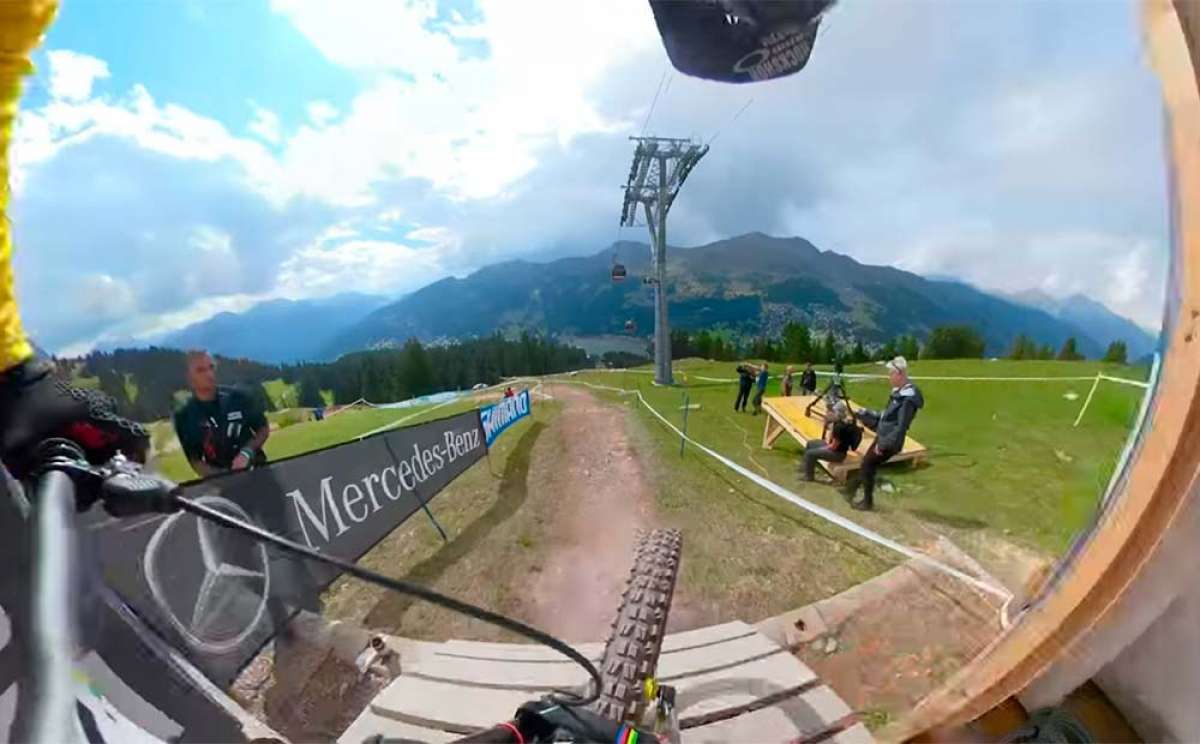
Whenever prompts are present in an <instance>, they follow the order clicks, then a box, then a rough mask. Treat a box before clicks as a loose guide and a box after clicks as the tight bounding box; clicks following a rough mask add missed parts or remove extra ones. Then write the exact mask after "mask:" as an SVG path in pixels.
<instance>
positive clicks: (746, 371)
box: [733, 364, 754, 412]
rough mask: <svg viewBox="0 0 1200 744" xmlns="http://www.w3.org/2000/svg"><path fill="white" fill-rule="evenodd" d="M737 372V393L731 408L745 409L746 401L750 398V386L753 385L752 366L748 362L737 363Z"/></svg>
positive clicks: (736, 409)
mask: <svg viewBox="0 0 1200 744" xmlns="http://www.w3.org/2000/svg"><path fill="white" fill-rule="evenodd" d="M737 373H738V394H737V400H735V401H734V402H733V410H735V411H743V412H744V411H745V410H746V403H747V402H748V401H749V400H750V388H752V387H754V368H753V367H751V366H750V365H748V364H742V365H739V366H738V368H737Z"/></svg>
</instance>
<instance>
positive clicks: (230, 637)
mask: <svg viewBox="0 0 1200 744" xmlns="http://www.w3.org/2000/svg"><path fill="white" fill-rule="evenodd" d="M485 454H487V448H486V445H485V442H484V433H483V428H482V426H481V425H480V421H479V413H478V411H468V412H466V413H462V414H459V415H457V416H451V417H448V418H444V419H440V420H438V421H431V422H428V423H425V424H420V425H417V426H411V427H407V428H404V429H397V430H395V431H389V432H384V433H381V434H377V435H374V436H371V437H368V438H366V439H363V440H359V441H356V442H349V443H346V444H342V445H338V446H336V447H331V448H329V449H325V450H319V451H317V452H310V453H307V454H304V455H300V456H297V457H293V458H291V459H286V460H280V461H277V462H273V463H270V464H269V465H266V466H264V467H261V468H257V469H255V470H251V471H244V472H239V473H229V474H225V475H221V476H217V477H214V478H210V479H207V480H204V481H198V482H196V483H193V484H188V485H186V486H185V488H184V490H185V495H186V496H188V497H189V498H192V499H195V500H197V501H199V502H201V503H204V504H207V505H208V506H210V507H213V508H216V509H219V510H221V511H224V512H226V513H228V514H231V515H234V516H236V517H239V518H242V519H248V520H250V521H253V522H255V523H257V524H259V525H260V526H262V527H264V528H266V529H268V530H270V531H272V532H275V533H277V534H280V535H283V536H284V537H288V538H290V539H292V540H295V541H296V542H299V543H301V544H304V545H307V546H309V547H311V548H314V549H316V550H319V551H321V552H322V553H326V554H329V555H331V556H336V557H339V558H344V559H346V560H351V561H352V560H357V559H358V558H359V557H360V556H362V555H363V554H364V553H366V552H367V551H368V550H370V549H371V548H372V547H373V546H374V545H375V544H376V543H377V542H379V541H380V540H381V539H383V538H384V537H385V536H386V535H387V534H388V533H390V532H391V531H392V530H394V529H396V527H397V526H399V525H400V524H401V523H402V522H404V521H405V520H406V519H408V518H409V517H410V516H412V515H413V514H414V513H415V512H416V511H418V510H419V509H421V508H422V507H423V506H424V505H425V503H426V502H428V501H429V499H431V498H432V497H433V496H434V495H435V494H436V493H437V492H438V491H440V490H441V489H442V488H444V487H445V486H446V484H448V483H450V481H452V480H454V478H456V477H457V476H458V475H459V474H461V473H462V472H463V471H465V470H466V469H467V468H468V467H470V466H471V465H473V464H474V463H475V462H477V461H478V460H480V459H481V458H482V457H483V456H484V455H485ZM93 529H94V534H95V536H96V538H97V541H98V543H99V551H100V555H101V559H102V560H101V562H102V568H103V572H104V577H105V580H106V581H107V583H108V584H109V585H110V586H111V587H113V589H114V590H116V592H117V593H118V594H119V595H121V597H122V598H124V599H125V601H126V602H128V603H129V604H130V605H131V606H132V607H133V608H134V609H135V610H136V611H137V612H138V613H139V614H140V615H141V616H142V617H143V618H144V619H145V620H146V621H147V622H148V623H150V624H151V625H152V626H153V627H154V628H155V629H156V630H158V631H159V632H160V633H162V634H163V635H164V637H166V638H167V639H169V640H171V641H172V642H174V643H175V645H176V646H177V647H178V648H180V649H181V650H182V651H183V652H184V653H185V654H186V655H187V656H188V657H189V658H190V659H191V660H192V661H193V663H195V664H196V666H198V667H199V668H200V669H201V670H203V671H204V673H205V674H206V675H207V676H208V677H209V678H210V679H212V680H213V681H214V682H216V683H217V684H219V685H222V686H224V685H227V684H228V683H229V682H230V681H232V679H233V678H234V677H235V676H236V675H237V673H238V671H239V670H240V669H241V668H242V666H243V665H244V664H245V663H246V662H247V661H249V660H250V658H251V657H252V656H253V655H254V654H255V653H257V652H258V649H259V648H261V647H262V645H263V644H264V643H266V642H267V641H268V640H270V638H271V637H272V636H273V635H274V634H275V632H276V631H277V630H278V629H279V628H280V627H281V626H282V625H283V624H284V623H286V622H287V621H288V619H289V618H290V617H291V616H292V614H294V612H295V611H296V610H297V609H301V608H307V609H313V610H315V609H316V603H317V596H318V594H319V592H320V591H321V590H322V589H324V588H325V587H326V586H328V585H329V583H330V582H332V581H333V580H334V579H335V578H337V575H338V571H337V570H336V569H333V568H331V567H329V566H325V565H322V564H315V563H313V562H311V561H304V560H302V559H297V558H293V557H291V556H288V555H285V554H281V553H278V552H276V551H275V550H274V549H271V548H268V547H265V546H263V545H262V544H261V543H258V542H256V541H254V540H253V539H251V538H248V537H244V536H242V535H241V534H240V533H236V532H234V531H232V530H229V529H227V528H223V527H220V526H218V525H214V524H212V523H210V522H207V521H204V520H199V519H197V518H196V517H193V516H191V515H189V514H185V513H182V512H180V513H176V514H172V515H169V516H153V517H147V518H145V519H143V520H141V521H137V520H120V521H118V520H105V521H103V522H101V523H99V524H96V525H94V527H93Z"/></svg>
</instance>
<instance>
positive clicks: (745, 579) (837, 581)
mask: <svg viewBox="0 0 1200 744" xmlns="http://www.w3.org/2000/svg"><path fill="white" fill-rule="evenodd" d="M610 382H611V381H610ZM599 395H600V397H601V398H607V399H609V400H612V401H613V402H614V403H617V404H620V405H625V406H626V408H627V412H628V416H629V423H630V426H629V429H630V433H631V436H632V438H633V440H634V442H635V446H636V448H637V449H638V451H639V453H640V455H641V459H642V462H643V472H645V473H646V474H647V476H648V477H649V478H650V480H651V488H652V489H653V490H654V493H655V497H656V500H657V506H658V515H657V516H658V519H659V521H660V522H661V523H663V524H664V525H666V526H670V527H676V528H679V529H680V530H682V531H683V535H684V539H683V545H684V548H683V550H684V552H683V562H682V564H681V568H680V571H681V573H680V582H679V594H678V597H679V601H677V603H676V606H677V609H680V608H682V609H684V610H685V611H687V610H689V609H690V610H691V611H692V612H694V613H696V614H695V616H694V618H693V619H692V620H691V622H689V623H688V624H689V625H707V624H715V623H719V622H725V621H728V620H734V619H741V620H746V621H751V622H753V621H757V620H761V619H763V618H765V617H770V616H772V615H775V614H778V613H781V612H785V611H787V610H792V609H795V608H796V607H801V606H804V605H806V604H809V603H811V602H813V601H816V600H818V599H822V598H824V597H828V596H831V595H834V594H837V593H839V592H842V591H845V590H846V589H849V588H850V587H852V586H854V585H856V584H859V583H861V582H863V581H866V580H867V579H869V578H871V577H873V576H875V575H877V574H879V573H881V572H883V571H885V570H887V569H888V568H890V567H892V566H893V565H896V563H897V562H898V561H897V558H896V556H894V555H893V554H892V553H891V552H890V551H886V550H883V549H881V548H879V547H877V546H875V545H873V544H872V543H869V542H867V541H865V540H862V539H860V538H856V537H855V536H853V535H849V534H847V533H845V532H844V531H842V530H840V529H838V528H836V527H834V526H832V525H830V524H828V523H826V522H824V521H823V520H821V519H818V518H816V517H812V516H810V515H808V514H807V513H805V512H803V511H801V510H799V509H796V508H794V507H792V506H791V505H789V504H787V503H785V502H782V501H780V500H779V499H778V498H777V497H775V496H774V495H772V494H770V493H767V492H766V491H764V490H763V489H762V488H760V487H759V486H757V485H755V484H754V483H752V482H750V481H748V480H746V479H745V478H742V477H740V476H738V475H736V474H734V473H732V472H731V471H729V470H728V469H727V468H725V466H723V465H721V464H719V463H717V462H716V461H715V460H713V459H711V458H709V457H708V456H706V455H703V454H701V453H700V452H699V451H698V450H696V449H695V448H693V447H687V448H685V449H684V455H683V456H682V457H680V455H679V438H678V437H677V436H676V435H674V434H673V433H671V432H669V431H668V430H667V429H666V427H664V426H662V424H661V423H660V422H659V421H658V420H657V419H654V418H652V417H651V416H650V415H649V414H648V413H646V411H645V409H644V408H643V407H642V406H641V405H640V404H637V405H635V404H634V402H633V399H631V398H630V397H628V396H617V395H616V394H611V393H599ZM679 397H680V395H679V393H678V392H677V391H669V392H667V393H666V395H665V396H664V398H666V400H663V401H661V402H662V403H663V404H664V405H662V406H658V404H657V403H656V407H659V408H660V410H663V413H664V415H667V411H666V410H664V409H666V408H668V405H666V403H668V402H674V403H675V405H674V406H673V409H672V411H671V413H672V414H674V415H675V416H678V415H679V414H680V412H679V411H678V410H674V409H677V408H678V407H679ZM701 405H703V406H704V408H702V409H700V410H699V411H695V410H693V411H690V412H689V414H688V418H689V422H688V430H689V433H694V432H695V431H696V428H694V427H693V425H692V423H693V421H696V419H699V422H700V424H701V426H700V428H701V429H704V428H707V427H706V426H704V424H705V423H706V416H707V417H708V418H713V417H715V418H716V421H715V422H714V423H715V428H719V427H721V426H724V427H725V431H726V432H727V434H728V435H731V436H733V437H735V438H736V443H735V442H733V441H727V442H726V443H725V444H724V445H722V450H723V451H729V452H730V453H735V452H736V453H737V454H739V455H740V454H741V453H742V452H744V450H738V449H737V448H740V447H741V446H742V444H741V438H740V434H739V433H738V432H739V431H740V430H738V429H736V426H735V425H730V424H727V423H725V422H724V421H723V418H724V417H723V414H720V413H718V412H719V411H720V409H719V408H715V407H711V408H710V406H709V405H705V404H704V403H702V404H701ZM729 408H730V409H732V402H730V405H729ZM706 409H708V410H706ZM732 415H733V413H732V410H730V416H731V417H732ZM759 436H761V435H759ZM705 441H707V440H705ZM750 441H751V442H752V443H755V444H756V443H757V440H754V439H753V438H751V440H750ZM738 459H743V458H741V457H739V458H738ZM756 459H759V458H757V457H756ZM780 479H781V482H786V483H789V484H790V483H791V482H792V479H791V478H790V477H789V475H786V474H780Z"/></svg>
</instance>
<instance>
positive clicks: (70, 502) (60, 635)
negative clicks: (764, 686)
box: [30, 440, 653, 744]
mask: <svg viewBox="0 0 1200 744" xmlns="http://www.w3.org/2000/svg"><path fill="white" fill-rule="evenodd" d="M40 450H41V451H40V452H39V461H40V466H39V467H38V468H37V469H36V470H35V471H34V472H35V475H36V477H37V501H36V502H35V503H34V504H33V505H32V506H33V509H32V511H33V519H34V521H35V523H36V536H37V550H36V559H35V560H36V564H35V581H34V591H35V592H36V597H35V605H34V619H35V622H34V653H35V657H36V659H37V661H38V664H37V667H38V668H37V672H36V674H37V676H36V677H35V684H34V691H35V695H34V698H33V699H34V715H33V724H32V726H31V728H32V736H31V737H30V740H31V741H34V742H38V743H39V744H41V743H43V742H45V743H46V744H50V743H54V744H57V743H58V742H72V744H73V743H74V742H76V741H78V740H79V734H80V731H81V730H80V729H79V726H78V723H77V721H76V720H75V705H74V699H75V687H74V682H73V679H72V677H73V668H72V667H73V665H72V655H73V652H74V650H75V647H76V644H75V638H76V632H77V627H76V625H77V622H78V621H77V616H76V613H75V607H74V606H73V603H74V597H75V592H74V591H73V584H72V581H71V579H72V575H71V574H72V571H73V570H74V566H75V555H74V553H75V550H76V544H75V540H74V536H73V534H72V531H73V524H74V522H73V513H74V512H75V511H77V510H84V509H87V508H89V507H90V506H92V504H94V503H95V501H96V500H97V499H99V500H100V501H101V502H102V503H103V506H104V509H105V511H107V512H108V513H109V514H111V515H112V516H114V517H129V516H134V515H137V514H146V513H154V512H161V513H168V512H174V511H178V510H179V509H184V510H185V511H188V512H190V513H192V514H194V515H196V516H198V517H202V518H205V519H208V520H210V521H212V522H215V523H217V524H221V525H224V526H227V527H231V528H235V529H238V530H239V531H241V532H244V533H247V534H249V535H251V536H253V537H255V538H257V539H258V540H261V541H263V542H267V543H271V544H275V545H278V546H279V547H282V548H284V549H286V550H288V551H289V552H293V553H296V554H299V555H301V556H304V557H307V558H310V559H313V560H320V561H322V562H325V563H329V564H331V565H335V566H337V567H338V568H340V569H342V570H343V571H345V572H346V573H349V574H350V575H353V576H357V577H359V578H362V579H365V580H367V581H371V582H373V583H377V584H379V585H381V586H385V587H387V588H389V589H393V590H395V591H400V592H402V593H406V594H411V595H414V596H418V597H421V598H423V599H426V600H428V601H431V602H434V603H435V604H439V605H441V606H444V607H449V608H451V609H454V610H456V611H459V612H464V613H466V614H468V615H471V616H473V617H477V618H480V619H483V620H485V621H487V622H490V623H492V624H495V625H500V626H501V627H505V628H508V629H510V630H514V631H515V632H518V633H520V634H522V635H525V636H527V637H529V638H532V639H534V640H537V641H538V642H539V643H543V644H545V645H547V646H549V647H551V648H554V649H556V650H558V651H559V652H560V653H563V654H564V655H566V656H567V657H568V658H570V659H572V660H574V661H578V662H579V663H580V665H581V666H583V667H584V668H585V669H586V670H587V671H588V672H589V674H590V676H591V677H592V684H591V688H592V692H591V695H590V696H585V697H577V699H571V698H562V697H553V696H547V697H546V698H544V699H542V700H539V701H530V702H528V703H526V704H525V705H523V706H521V708H519V709H518V710H517V711H516V714H515V715H514V719H513V721H511V722H508V723H501V724H497V725H496V726H494V727H492V728H490V729H486V730H484V731H480V732H478V733H475V734H472V735H470V736H468V737H467V738H465V739H462V740H461V741H463V742H467V743H469V744H470V743H476V742H478V743H486V742H518V743H522V742H525V741H530V742H533V741H613V740H615V738H616V737H617V736H619V735H620V733H621V732H622V731H623V730H624V724H622V723H620V722H617V721H612V720H609V719H606V718H603V717H601V716H599V715H597V714H596V713H594V712H592V711H590V710H588V709H587V708H586V707H584V706H586V705H587V704H588V703H590V702H591V701H592V700H593V699H595V697H596V696H597V695H598V694H599V690H600V674H599V672H598V671H597V670H596V668H595V667H594V666H593V665H592V664H591V663H590V661H588V660H587V659H586V658H585V657H583V656H581V655H580V654H579V652H577V651H575V650H574V649H573V648H571V647H570V646H567V645H566V644H564V643H563V642H561V641H559V640H558V639H556V638H553V637H552V636H548V635H546V634H545V633H542V632H541V631H538V630H536V629H534V628H531V627H528V626H525V625H524V624H522V623H519V622H516V621H514V620H511V619H509V618H506V617H504V616H502V615H498V614H496V613H493V612H490V611H488V610H484V609H483V608H479V607H474V606H472V605H469V604H467V603H464V602H461V601H459V600H455V599H453V598H451V597H446V596H443V595H440V594H438V593H437V592H434V591H432V590H429V589H427V588H425V587H421V586H419V585H409V584H408V583H407V582H401V581H398V580H395V579H390V578H388V577H385V576H380V575H377V574H375V573H374V572H371V571H367V570H365V569H363V568H361V567H359V566H357V565H355V564H353V563H350V562H348V561H344V560H341V559H337V558H334V557H332V556H326V555H321V554H317V553H316V552H315V551H312V550H310V549H306V548H305V546H302V545H299V544H296V543H293V542H291V541H289V540H286V539H284V538H281V537H279V536H278V535H275V534H273V533H270V532H268V531H266V530H263V529H262V528H260V527H258V526H256V525H253V524H247V523H245V522H242V521H241V520H237V519H234V518H232V517H230V516H229V515H227V514H224V513H222V512H220V511H216V510H213V509H210V508H208V507H207V506H205V505H203V504H199V503H196V502H194V501H191V500H188V499H186V498H181V497H180V496H179V487H178V486H177V485H176V484H174V483H172V482H170V481H168V480H165V479H161V478H158V477H156V476H151V475H145V474H143V473H142V472H141V469H140V466H139V465H137V464H136V463H132V462H129V461H128V460H125V459H124V458H123V457H120V456H118V457H116V458H114V459H113V460H110V461H109V462H108V463H106V464H105V465H102V466H95V465H91V464H89V463H88V462H87V460H86V459H85V458H84V455H83V452H82V450H80V448H79V447H78V446H76V445H75V444H74V443H72V442H69V441H66V440H50V441H47V442H45V443H43V445H42V446H41V447H40ZM639 733H643V734H645V732H639ZM562 735H567V736H571V737H572V738H568V739H562V738H560V736H562ZM645 735H648V736H653V735H652V734H645ZM579 737H582V738H579ZM372 740H373V741H379V742H383V741H386V740H385V739H383V738H381V737H374V738H373V739H372ZM647 740H650V739H647Z"/></svg>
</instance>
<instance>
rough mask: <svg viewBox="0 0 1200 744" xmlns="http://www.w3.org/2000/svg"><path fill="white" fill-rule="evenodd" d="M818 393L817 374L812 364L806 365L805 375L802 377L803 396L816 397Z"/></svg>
mask: <svg viewBox="0 0 1200 744" xmlns="http://www.w3.org/2000/svg"><path fill="white" fill-rule="evenodd" d="M816 392H817V373H816V372H814V371H813V368H812V362H807V363H805V365H804V373H803V374H801V375H800V393H801V395H814V394H815V393H816Z"/></svg>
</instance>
